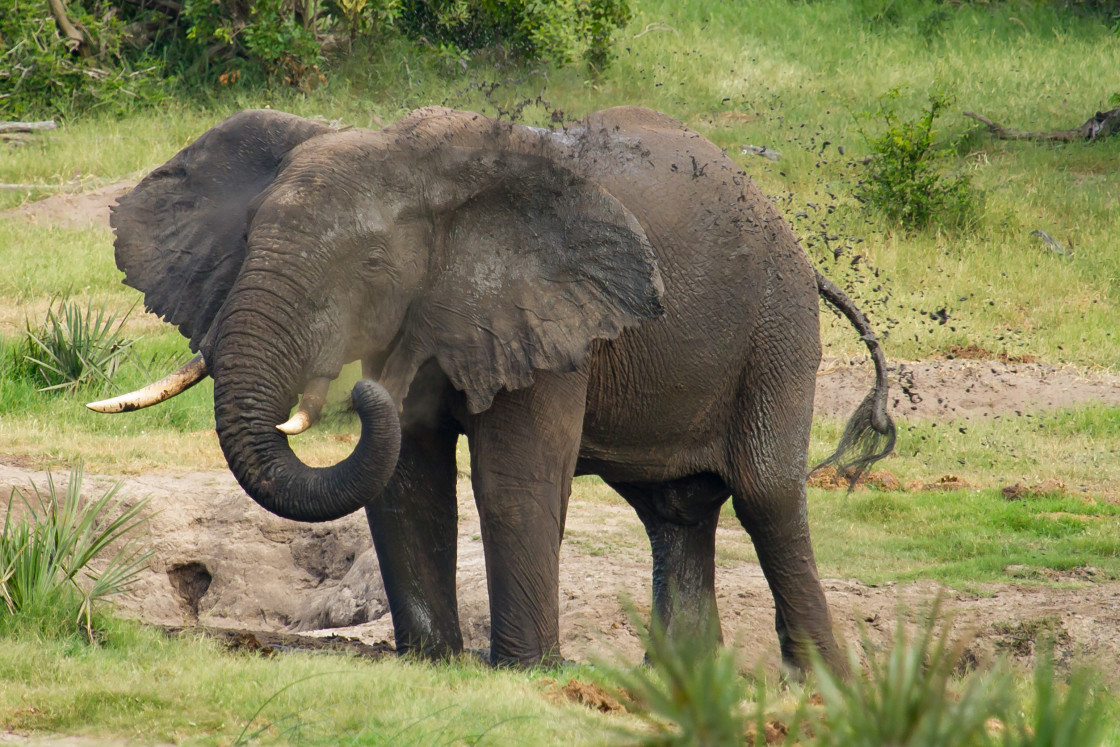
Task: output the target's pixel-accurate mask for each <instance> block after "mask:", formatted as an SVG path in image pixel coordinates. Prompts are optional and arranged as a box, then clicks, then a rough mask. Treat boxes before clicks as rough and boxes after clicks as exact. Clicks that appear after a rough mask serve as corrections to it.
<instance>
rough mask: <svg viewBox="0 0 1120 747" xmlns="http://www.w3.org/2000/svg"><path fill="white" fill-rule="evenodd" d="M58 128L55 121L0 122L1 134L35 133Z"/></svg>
mask: <svg viewBox="0 0 1120 747" xmlns="http://www.w3.org/2000/svg"><path fill="white" fill-rule="evenodd" d="M57 127H58V125H57V124H55V121H54V120H53V119H48V120H47V121H46V122H0V133H4V132H34V131H36V130H53V129H56V128H57Z"/></svg>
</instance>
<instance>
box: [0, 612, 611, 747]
mask: <svg viewBox="0 0 1120 747" xmlns="http://www.w3.org/2000/svg"><path fill="white" fill-rule="evenodd" d="M3 643H4V645H3V646H0V724H2V725H3V728H4V729H6V730H12V731H16V732H20V733H27V732H47V733H55V734H73V735H89V736H102V737H108V736H114V737H118V738H124V739H131V740H141V741H143V742H145V743H151V742H161V741H171V742H176V743H179V742H188V743H191V744H234V743H238V742H239V741H241V742H242V743H246V742H247V741H248V739H249V738H250V737H251V738H252V741H253V743H266V744H268V743H273V744H275V743H294V742H299V743H307V744H354V745H362V744H371V745H372V744H379V745H380V744H409V745H412V744H558V743H561V742H563V743H564V744H601V743H602V730H603V728H604V722H605V721H608V719H604V718H601V717H597V716H596V715H595V714H593V712H591V711H588V710H587V709H585V708H583V707H580V706H573V705H564V704H562V703H557V702H554V700H552V699H549V698H548V697H546V694H547V691H548V689H549V682H548V681H546V679H545V678H546V677H547V676H548V675H550V674H551V675H554V676H557V677H561V678H563V681H565V682H566V681H567V676H574V675H577V674H578V672H577V670H575V669H569V670H564V671H563V672H543V673H537V674H534V675H526V674H524V673H520V672H501V671H495V670H493V669H491V668H489V667H486V666H484V665H482V664H481V663H478V662H476V661H473V660H471V659H470V658H464V659H462V660H460V661H457V662H452V663H450V664H443V665H430V664H422V663H418V662H408V661H402V660H396V659H388V660H384V661H376V662H374V661H368V660H360V659H355V658H350V657H345V656H340V655H313V654H307V653H303V654H301V653H290V654H281V655H279V656H277V657H271V658H265V657H262V656H259V655H255V654H229V653H225V652H223V651H222V649H221V648H220V647H219V646H218V644H215V643H212V642H208V641H205V640H198V639H168V638H167V637H165V636H164V635H163V634H162V633H160V632H159V631H156V630H151V629H144V628H141V627H139V626H137V625H136V624H134V623H125V622H115V623H114V622H110V623H108V624H107V626H106V627H105V628H104V629H103V630H102V631H101V642H100V643H99V645H97V646H89V645H88V644H84V643H82V642H81V640H80V639H62V640H43V639H37V638H35V637H33V636H19V635H15V636H11V635H9V636H5V637H4V639H3Z"/></svg>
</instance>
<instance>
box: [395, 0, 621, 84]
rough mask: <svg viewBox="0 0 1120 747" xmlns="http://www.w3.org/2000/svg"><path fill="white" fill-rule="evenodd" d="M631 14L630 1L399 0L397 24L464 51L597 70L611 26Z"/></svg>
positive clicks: (602, 62) (606, 51)
mask: <svg viewBox="0 0 1120 747" xmlns="http://www.w3.org/2000/svg"><path fill="white" fill-rule="evenodd" d="M632 15H633V11H632V10H631V8H630V3H629V0H556V1H555V2H536V1H535V0H480V1H478V2H468V1H467V0H401V2H400V25H401V28H402V30H403V31H404V32H405V33H406V34H407V35H408V36H410V37H411V38H413V39H421V38H423V39H427V40H428V41H429V42H432V43H435V44H438V45H445V46H448V47H451V48H453V49H457V50H460V51H463V52H473V51H477V50H480V49H485V48H489V47H500V48H502V49H505V50H506V51H508V52H509V53H510V54H512V55H513V56H515V57H520V58H522V59H535V58H543V59H546V60H550V61H552V62H555V63H557V64H561V65H563V64H567V63H570V62H572V61H574V60H575V59H577V58H579V57H582V58H583V59H585V60H586V61H587V63H588V64H589V65H591V66H592V67H593V68H595V69H602V68H604V67H606V65H608V64H609V62H610V59H611V53H610V49H611V40H612V35H613V33H614V31H615V29H617V28H619V27H621V26H623V25H625V24H626V23H627V22H628V21H629V20H630V18H631V17H632Z"/></svg>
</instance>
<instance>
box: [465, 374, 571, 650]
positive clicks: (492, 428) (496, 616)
mask: <svg viewBox="0 0 1120 747" xmlns="http://www.w3.org/2000/svg"><path fill="white" fill-rule="evenodd" d="M533 378H534V384H533V385H532V386H530V387H528V388H527V389H520V390H517V391H514V392H508V391H502V392H499V394H498V395H497V396H496V397H495V398H494V403H493V405H492V406H491V407H490V408H489V409H488V410H486V411H485V412H483V413H480V414H479V415H477V416H474V417H472V418H471V422H470V423H469V426H468V428H467V433H468V435H469V437H470V444H471V479H472V482H473V484H474V494H475V501H476V502H477V504H478V514H479V518H480V520H481V522H482V542H483V548H484V551H485V555H486V577H487V585H488V588H489V592H490V660H491V662H493V663H494V664H499V665H506V664H514V665H519V666H532V665H536V664H541V663H546V662H554V661H558V660H559V659H560V650H559V647H560V636H559V617H560V602H559V573H560V571H559V565H560V540H561V538H562V537H563V534H564V519H565V515H566V513H567V509H568V497H569V493H570V491H571V486H572V475H573V474H574V472H575V465H576V457H577V454H578V452H579V443H580V433H581V430H582V427H583V412H584V407H585V405H586V399H587V376H586V374H584V373H582V372H574V373H568V374H554V373H548V372H545V371H535V372H534V373H533Z"/></svg>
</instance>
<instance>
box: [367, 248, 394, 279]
mask: <svg viewBox="0 0 1120 747" xmlns="http://www.w3.org/2000/svg"><path fill="white" fill-rule="evenodd" d="M361 268H362V272H364V273H366V274H368V275H374V276H377V275H383V274H384V273H385V272H386V271H387V270H388V269H389V261H388V258H387V257H386V256H385V252H383V251H380V250H376V251H371V252H366V253H365V254H364V255H362V262H361Z"/></svg>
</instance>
